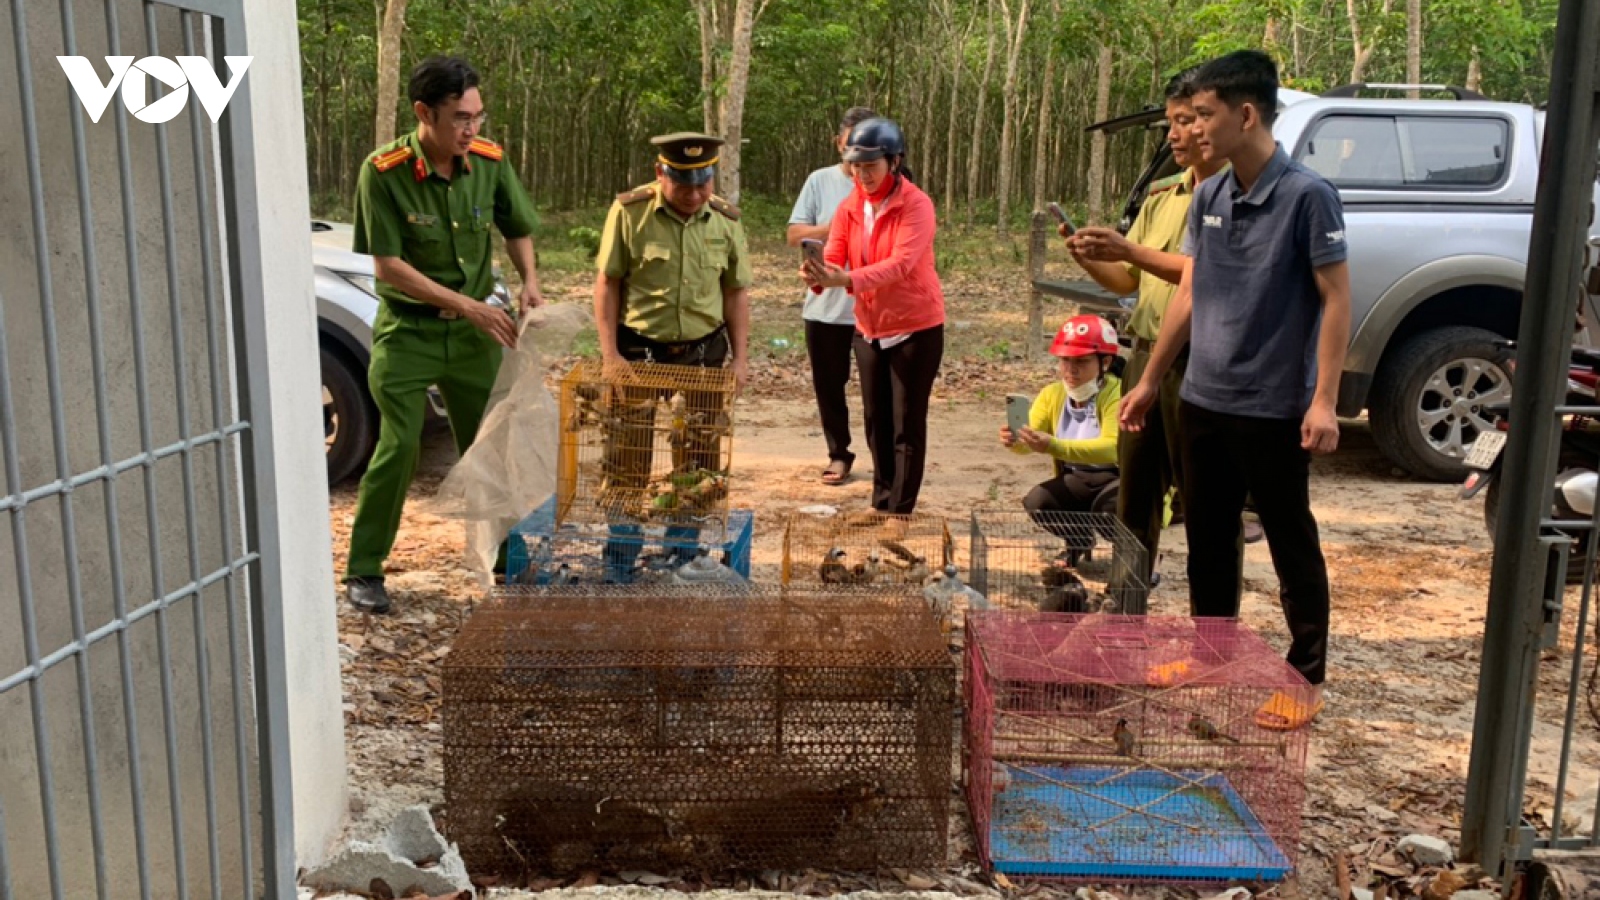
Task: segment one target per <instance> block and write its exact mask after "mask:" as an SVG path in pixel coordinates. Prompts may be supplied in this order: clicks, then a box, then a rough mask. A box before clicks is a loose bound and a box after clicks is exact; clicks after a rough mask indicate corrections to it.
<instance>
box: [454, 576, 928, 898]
mask: <svg viewBox="0 0 1600 900" xmlns="http://www.w3.org/2000/svg"><path fill="white" fill-rule="evenodd" d="M955 683H956V670H955V665H954V663H953V661H952V660H951V658H950V656H949V654H948V653H947V652H946V648H945V642H944V640H943V639H942V637H941V635H940V634H939V630H938V626H937V624H936V623H935V620H934V618H933V616H932V615H931V614H930V613H929V612H928V611H927V608H926V606H925V605H924V604H923V602H922V599H921V597H920V596H918V595H915V594H912V593H909V592H907V593H903V594H901V595H900V596H891V595H886V594H885V593H884V592H883V591H871V592H869V594H868V595H863V594H862V592H861V589H849V588H846V589H839V590H835V589H831V588H830V589H828V590H823V589H821V588H808V587H797V588H790V589H780V588H777V587H775V586H758V585H744V586H740V587H736V588H723V587H719V586H704V585H702V586H695V587H692V588H685V587H653V588H648V589H647V588H643V587H616V586H611V587H607V586H594V587H589V586H585V587H583V588H577V589H574V588H507V589H504V590H501V591H500V592H498V593H497V595H496V596H495V598H494V599H493V600H491V601H490V602H489V603H488V604H487V605H485V606H483V607H480V608H479V609H478V610H477V611H476V612H474V613H473V615H472V617H471V618H470V619H469V620H468V621H467V623H466V625H465V627H464V628H463V629H462V631H461V634H460V636H459V637H458V638H457V639H456V642H455V645H454V647H453V648H452V650H451V653H450V656H449V657H448V658H447V660H446V662H445V665H444V684H443V696H444V703H443V723H444V773H445V801H446V805H447V814H446V822H447V832H448V834H449V837H450V838H451V839H452V840H454V841H457V842H459V844H460V846H461V851H462V854H463V856H464V857H465V859H466V862H467V864H468V866H469V867H470V868H471V869H472V871H473V872H474V873H485V874H488V873H497V874H502V875H506V876H511V877H515V876H518V875H523V874H537V873H545V874H566V873H572V872H578V871H583V870H590V869H595V870H605V871H617V870H626V869H648V870H650V871H671V870H674V869H682V868H693V869H695V870H696V871H706V872H716V871H724V870H741V871H754V870H760V869H769V868H770V869H800V868H805V867H808V866H809V867H820V868H824V869H828V868H833V869H844V870H852V871H869V870H874V869H878V868H881V867H888V866H929V865H940V864H942V863H943V861H944V857H945V846H946V834H947V831H948V827H949V798H950V770H951V763H952V762H953V753H952V751H953V749H954V748H953V746H952V743H951V740H950V738H951V727H952V722H953V720H954V714H955Z"/></svg>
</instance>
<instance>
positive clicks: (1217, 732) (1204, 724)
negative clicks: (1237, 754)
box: [1189, 712, 1239, 744]
mask: <svg viewBox="0 0 1600 900" xmlns="http://www.w3.org/2000/svg"><path fill="white" fill-rule="evenodd" d="M1189 733H1190V734H1192V735H1194V736H1195V737H1197V738H1199V739H1200V740H1202V741H1226V742H1228V743H1233V744H1237V743H1239V739H1238V738H1236V737H1234V736H1233V735H1230V734H1224V733H1223V732H1222V730H1221V729H1219V728H1217V726H1216V725H1214V724H1213V723H1212V722H1211V720H1210V719H1208V718H1206V717H1205V716H1202V715H1200V714H1199V713H1197V712H1192V713H1189Z"/></svg>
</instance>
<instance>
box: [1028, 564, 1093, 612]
mask: <svg viewBox="0 0 1600 900" xmlns="http://www.w3.org/2000/svg"><path fill="white" fill-rule="evenodd" d="M1039 577H1040V580H1042V581H1043V582H1044V585H1045V594H1044V599H1042V600H1040V601H1039V611H1040V612H1047V613H1078V612H1087V611H1088V609H1089V589H1088V588H1087V587H1085V586H1084V584H1083V579H1081V578H1079V577H1078V573H1076V572H1074V571H1072V568H1071V567H1070V566H1068V565H1066V563H1065V561H1064V560H1061V559H1055V560H1052V561H1051V562H1049V563H1048V564H1046V565H1045V567H1044V568H1043V569H1041V570H1040V571H1039Z"/></svg>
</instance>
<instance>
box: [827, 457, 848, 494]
mask: <svg viewBox="0 0 1600 900" xmlns="http://www.w3.org/2000/svg"><path fill="white" fill-rule="evenodd" d="M849 480H850V461H849V460H844V459H836V460H833V461H832V462H829V463H828V467H827V468H826V469H823V470H822V483H823V484H831V485H834V486H835V487H837V486H838V485H841V484H844V483H845V482H846V481H849Z"/></svg>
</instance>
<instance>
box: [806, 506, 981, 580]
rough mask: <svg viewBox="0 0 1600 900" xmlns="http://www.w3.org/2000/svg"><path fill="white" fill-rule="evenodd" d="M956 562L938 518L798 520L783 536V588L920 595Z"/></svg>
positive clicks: (953, 546) (946, 531)
mask: <svg viewBox="0 0 1600 900" xmlns="http://www.w3.org/2000/svg"><path fill="white" fill-rule="evenodd" d="M954 562H955V544H954V542H953V541H952V540H951V538H950V528H949V526H947V525H946V524H945V520H944V519H943V518H942V517H940V516H931V515H923V514H915V515H910V516H888V515H871V514H866V515H863V514H860V513H858V514H855V515H835V516H829V517H826V518H822V517H818V516H807V515H795V516H792V517H790V519H789V521H788V522H787V523H786V524H785V526H784V531H783V583H784V584H829V585H848V586H886V585H904V586H908V587H913V588H915V589H916V590H918V591H920V590H921V589H922V587H923V585H925V584H926V583H927V581H928V579H929V578H930V577H932V576H936V575H938V574H939V572H940V571H941V570H942V569H943V568H944V567H945V566H946V565H949V564H953V563H954Z"/></svg>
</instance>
